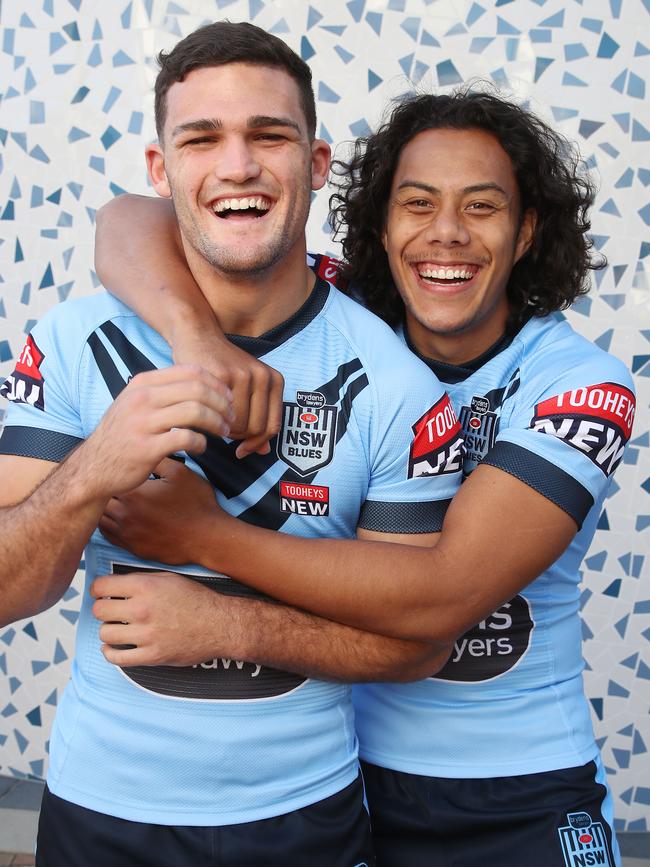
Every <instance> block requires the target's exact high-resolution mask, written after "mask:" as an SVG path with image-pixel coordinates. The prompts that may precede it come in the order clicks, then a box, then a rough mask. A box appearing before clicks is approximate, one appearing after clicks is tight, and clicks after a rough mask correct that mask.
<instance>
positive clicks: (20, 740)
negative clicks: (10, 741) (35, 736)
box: [14, 729, 29, 756]
mask: <svg viewBox="0 0 650 867" xmlns="http://www.w3.org/2000/svg"><path fill="white" fill-rule="evenodd" d="M14 738H15V739H16V743H17V745H18V749H19V751H20V754H21V756H22V755H23V753H24V752H25V750H26V749H27V747H28V746H29V740H28V739H27V738H26V737H25V735H23V734H22V733H21V732H19V731H18V729H14Z"/></svg>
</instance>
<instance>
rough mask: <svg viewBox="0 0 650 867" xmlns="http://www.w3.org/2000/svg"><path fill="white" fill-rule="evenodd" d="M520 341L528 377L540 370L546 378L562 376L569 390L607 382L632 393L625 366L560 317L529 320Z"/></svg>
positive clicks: (632, 388)
mask: <svg viewBox="0 0 650 867" xmlns="http://www.w3.org/2000/svg"><path fill="white" fill-rule="evenodd" d="M519 338H520V340H521V341H522V342H523V358H522V366H523V368H524V371H525V375H526V376H528V377H530V376H532V375H534V374H535V373H542V371H543V372H544V373H545V376H546V377H547V378H548V379H551V378H558V377H562V378H563V379H565V380H566V382H567V385H568V387H573V388H578V387H580V386H581V385H589V384H591V383H594V382H598V381H607V382H616V383H619V384H621V385H624V386H626V387H627V388H629V389H630V390H632V391H633V390H634V387H633V381H632V376H631V374H630V371H629V370H628V368H627V367H626V366H625V364H624V363H623V362H622V361H621V360H620V359H619V358H617V357H616V356H614V355H611V354H610V353H609V352H605V350H603V349H601V348H600V347H599V346H596V344H595V343H593V342H592V341H591V340H588V339H587V338H586V337H583V336H582V335H581V334H578V332H577V331H575V330H574V329H573V327H572V326H571V325H570V324H569V322H567V320H566V319H564V317H562V316H561V315H560V314H551V315H550V316H546V317H543V318H537V319H532V320H531V321H530V322H528V323H527V324H526V325H525V326H524V328H523V329H522V330H521V332H520V334H519Z"/></svg>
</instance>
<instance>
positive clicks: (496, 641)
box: [355, 314, 634, 777]
mask: <svg viewBox="0 0 650 867" xmlns="http://www.w3.org/2000/svg"><path fill="white" fill-rule="evenodd" d="M431 367H432V368H433V369H434V370H435V371H436V372H437V374H438V376H439V377H440V378H441V379H442V381H443V382H444V383H446V385H447V388H448V390H449V394H450V396H451V398H452V402H453V404H454V407H455V409H456V412H457V413H458V415H459V417H460V420H461V423H462V427H463V431H464V434H465V441H466V448H467V452H466V455H465V458H464V463H465V467H464V469H465V474H469V473H470V472H472V470H473V469H474V468H475V467H476V466H477V465H478V464H479V463H481V462H483V463H486V464H489V465H491V466H494V467H498V468H499V469H501V470H503V471H504V472H506V473H509V474H511V475H514V476H516V477H517V478H519V479H521V480H522V481H523V482H525V483H526V484H527V485H529V486H530V487H531V488H533V489H534V490H536V491H538V492H539V493H540V494H542V495H543V496H544V497H547V498H548V499H550V500H552V501H553V502H554V503H557V505H558V506H560V507H561V508H562V509H564V510H565V511H566V512H567V513H568V514H569V515H571V516H572V517H573V518H574V520H575V522H576V524H577V526H578V527H579V531H578V533H577V535H576V536H575V537H574V539H573V541H572V543H571V544H570V545H569V547H568V548H567V550H566V551H565V552H564V554H563V555H562V556H561V557H560V558H559V559H558V560H557V561H556V562H555V563H554V564H553V565H552V566H551V567H550V568H549V569H548V570H547V571H546V572H544V573H543V574H542V575H540V576H539V577H538V578H537V579H536V580H535V581H534V582H533V583H532V584H530V585H529V586H528V587H526V588H525V589H524V590H523V591H522V592H521V593H520V594H519V595H517V596H516V597H515V598H514V599H511V600H510V601H509V602H508V603H507V604H505V605H503V606H502V607H501V608H499V610H498V611H495V612H494V613H493V614H492V615H490V616H489V617H487V618H486V619H485V620H484V621H483V622H482V623H479V624H478V625H477V626H476V627H474V628H473V629H471V630H469V631H468V632H467V633H466V634H465V635H463V636H462V637H461V638H459V639H458V640H457V641H456V643H455V646H454V650H453V653H452V655H451V658H450V660H449V662H448V663H447V664H446V665H445V667H444V668H443V669H442V670H441V671H440V672H439V673H438V674H437V675H436V676H435V677H432V678H429V679H427V680H422V681H419V682H417V683H412V684H403V685H398V684H396V685H393V684H382V685H379V684H377V685H374V684H369V685H363V686H359V687H355V707H356V711H357V732H358V735H359V741H360V754H361V756H362V758H364V759H366V760H367V761H369V762H371V763H373V764H377V765H381V766H383V767H388V768H392V769H394V770H399V771H405V772H409V773H415V774H423V775H427V776H437V777H494V776H510V775H516V774H524V773H535V772H541V771H548V770H553V769H557V768H563V767H564V768H566V767H573V766H578V765H582V764H584V763H585V762H587V761H589V760H591V759H593V758H594V757H595V756H596V754H597V747H596V744H595V741H594V736H593V732H592V726H591V720H590V715H589V709H588V706H587V701H586V699H585V697H584V693H583V685H582V669H583V660H582V654H581V625H580V618H579V589H578V584H579V581H580V574H579V571H578V570H579V567H580V563H581V561H582V559H583V557H584V555H585V553H586V551H587V549H588V547H589V544H590V542H591V539H592V537H593V534H594V531H595V529H596V523H597V521H598V517H599V515H600V512H601V509H602V505H603V500H604V498H605V496H606V494H607V490H608V488H609V484H610V478H611V475H612V473H613V472H614V470H615V469H616V467H617V465H618V464H619V462H620V461H621V458H622V455H623V448H624V446H625V443H626V441H627V440H628V438H629V435H630V430H631V425H632V420H633V417H634V394H633V392H632V382H631V378H630V375H629V373H628V371H627V370H626V368H625V367H624V365H623V364H622V363H621V362H620V361H618V360H617V359H615V358H613V357H612V356H610V355H608V354H607V353H605V352H603V351H601V350H600V349H598V348H597V347H596V346H594V345H593V344H592V343H590V342H589V341H587V340H585V339H583V338H582V337H580V336H578V335H577V334H576V333H575V332H574V331H573V330H572V329H571V327H570V326H569V324H568V323H567V322H566V321H565V320H564V319H563V317H561V316H560V315H559V314H556V315H552V316H549V317H547V318H543V319H540V318H533V319H531V320H530V321H529V322H528V323H527V324H526V325H525V326H524V327H523V328H522V329H521V331H520V332H519V333H518V334H517V335H516V336H515V337H514V339H504V340H502V341H500V343H499V344H498V345H497V346H496V347H493V349H492V350H491V351H489V352H488V353H486V355H485V356H484V357H483V358H481V359H478V360H477V361H476V362H475V363H472V364H470V365H468V367H466V368H455V367H450V366H446V365H442V364H436V363H434V362H431ZM467 532H468V533H471V532H472V528H471V527H468V528H467ZM498 567H499V551H486V552H485V569H486V573H489V572H490V571H494V570H495V569H498ZM432 580H433V581H435V576H432ZM458 592H459V593H460V594H462V592H463V588H462V587H459V588H458Z"/></svg>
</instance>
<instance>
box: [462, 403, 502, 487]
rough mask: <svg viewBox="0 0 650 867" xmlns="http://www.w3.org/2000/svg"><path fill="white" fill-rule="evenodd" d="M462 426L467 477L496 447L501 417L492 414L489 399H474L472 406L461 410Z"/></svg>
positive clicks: (464, 468)
mask: <svg viewBox="0 0 650 867" xmlns="http://www.w3.org/2000/svg"><path fill="white" fill-rule="evenodd" d="M460 424H461V427H462V428H463V435H464V437H465V449H466V451H465V460H464V462H463V471H464V473H465V475H469V474H470V473H471V472H472V470H475V469H476V467H477V466H478V465H479V464H480V463H481V461H482V460H483V458H484V457H485V456H486V455H487V453H488V452H489V451H490V449H491V448H492V446H493V445H494V441H495V439H496V435H497V431H498V429H499V417H498V416H497V414H496V413H495V412H490V401H489V400H488V398H487V397H473V398H472V403H471V406H464V407H462V408H461V411H460Z"/></svg>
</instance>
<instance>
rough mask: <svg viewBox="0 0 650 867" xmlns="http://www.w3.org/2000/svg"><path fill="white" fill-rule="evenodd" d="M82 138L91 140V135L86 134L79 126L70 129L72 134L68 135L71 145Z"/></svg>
mask: <svg viewBox="0 0 650 867" xmlns="http://www.w3.org/2000/svg"><path fill="white" fill-rule="evenodd" d="M82 138H90V133H89V132H86V130H85V129H79V127H78V126H72V127H70V132H69V133H68V142H69V143H70V144H73V143H74V142H76V141H80V140H81V139H82Z"/></svg>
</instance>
